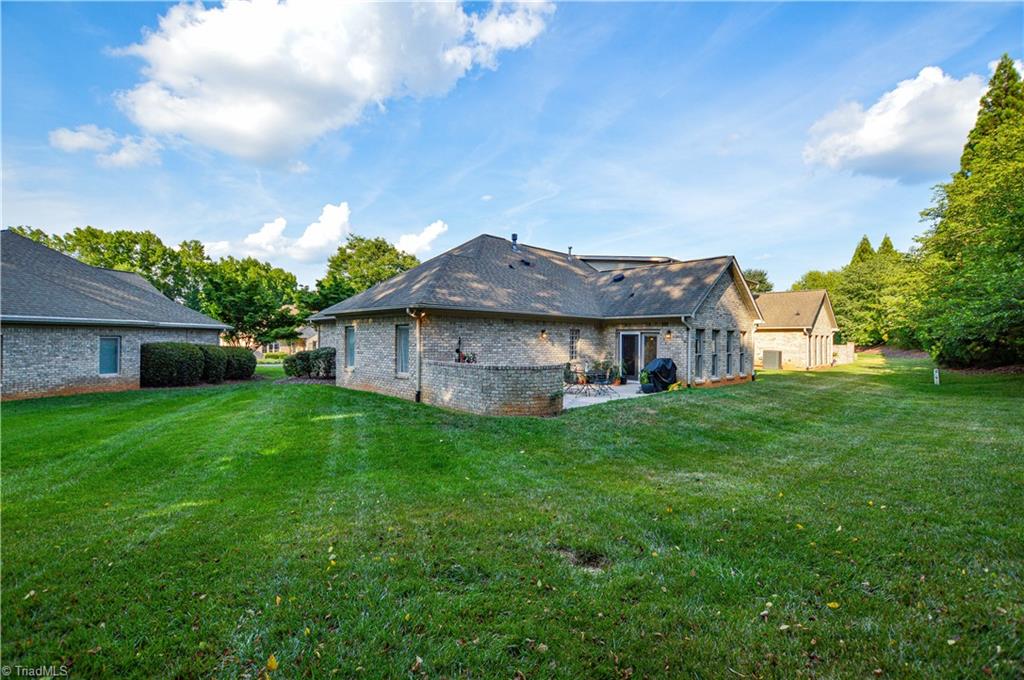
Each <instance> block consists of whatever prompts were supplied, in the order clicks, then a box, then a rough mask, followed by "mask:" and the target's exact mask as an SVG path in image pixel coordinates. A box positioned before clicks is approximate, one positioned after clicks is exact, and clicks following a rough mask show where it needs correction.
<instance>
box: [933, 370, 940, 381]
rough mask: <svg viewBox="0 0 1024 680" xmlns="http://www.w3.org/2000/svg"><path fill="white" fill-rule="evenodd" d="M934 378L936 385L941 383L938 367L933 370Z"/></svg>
mask: <svg viewBox="0 0 1024 680" xmlns="http://www.w3.org/2000/svg"><path fill="white" fill-rule="evenodd" d="M932 380H933V381H934V382H935V384H936V385H938V384H939V369H937V368H936V369H935V370H934V371H933V372H932Z"/></svg>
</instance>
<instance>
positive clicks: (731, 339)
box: [725, 331, 736, 376]
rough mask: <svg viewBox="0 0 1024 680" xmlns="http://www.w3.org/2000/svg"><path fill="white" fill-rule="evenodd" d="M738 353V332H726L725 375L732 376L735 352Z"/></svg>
mask: <svg viewBox="0 0 1024 680" xmlns="http://www.w3.org/2000/svg"><path fill="white" fill-rule="evenodd" d="M735 351H736V331H726V332H725V374H726V375H730V376H731V375H732V368H733V357H732V355H733V352H735Z"/></svg>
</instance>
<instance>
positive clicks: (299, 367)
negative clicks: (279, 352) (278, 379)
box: [284, 352, 310, 378]
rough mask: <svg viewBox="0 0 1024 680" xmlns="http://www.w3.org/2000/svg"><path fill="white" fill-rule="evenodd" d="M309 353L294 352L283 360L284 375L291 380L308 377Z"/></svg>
mask: <svg viewBox="0 0 1024 680" xmlns="http://www.w3.org/2000/svg"><path fill="white" fill-rule="evenodd" d="M309 369H310V364H309V352H296V353H295V354H290V355H288V356H286V357H285V358H284V374H285V375H290V376H292V377H293V378H308V377H309Z"/></svg>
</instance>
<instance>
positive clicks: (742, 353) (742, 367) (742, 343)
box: [740, 331, 747, 373]
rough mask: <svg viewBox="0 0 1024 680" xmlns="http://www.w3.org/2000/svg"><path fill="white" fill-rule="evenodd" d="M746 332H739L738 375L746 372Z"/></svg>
mask: <svg viewBox="0 0 1024 680" xmlns="http://www.w3.org/2000/svg"><path fill="white" fill-rule="evenodd" d="M746 348H747V332H746V331H740V373H745V372H746V365H747V364H746Z"/></svg>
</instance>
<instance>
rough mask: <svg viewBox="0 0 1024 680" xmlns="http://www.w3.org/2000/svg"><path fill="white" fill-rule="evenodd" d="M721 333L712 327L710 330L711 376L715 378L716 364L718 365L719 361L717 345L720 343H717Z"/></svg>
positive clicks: (716, 374)
mask: <svg viewBox="0 0 1024 680" xmlns="http://www.w3.org/2000/svg"><path fill="white" fill-rule="evenodd" d="M721 334H722V331H720V330H718V329H717V328H713V329H712V330H711V377H712V378H717V377H718V365H719V361H718V345H719V344H720V343H719V336H720V335H721Z"/></svg>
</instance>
